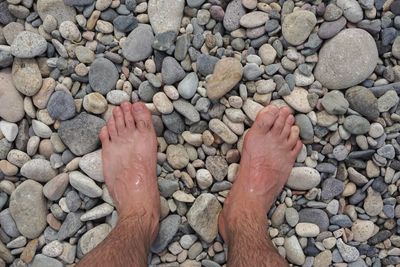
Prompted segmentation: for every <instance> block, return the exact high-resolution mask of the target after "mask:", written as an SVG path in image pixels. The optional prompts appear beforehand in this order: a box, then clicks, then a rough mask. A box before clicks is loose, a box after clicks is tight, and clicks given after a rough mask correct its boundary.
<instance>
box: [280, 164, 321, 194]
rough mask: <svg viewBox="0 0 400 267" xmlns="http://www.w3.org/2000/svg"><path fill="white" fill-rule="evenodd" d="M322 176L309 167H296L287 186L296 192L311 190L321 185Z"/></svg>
mask: <svg viewBox="0 0 400 267" xmlns="http://www.w3.org/2000/svg"><path fill="white" fill-rule="evenodd" d="M320 181H321V175H320V174H319V172H318V171H317V170H315V169H312V168H309V167H294V168H293V169H292V172H291V173H290V176H289V179H288V181H287V182H286V186H287V187H289V188H290V189H294V190H309V189H311V188H314V187H316V186H317V185H319V183H320Z"/></svg>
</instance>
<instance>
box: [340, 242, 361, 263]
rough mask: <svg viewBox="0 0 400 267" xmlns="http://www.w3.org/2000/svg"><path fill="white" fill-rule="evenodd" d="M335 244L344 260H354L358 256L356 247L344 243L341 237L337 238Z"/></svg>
mask: <svg viewBox="0 0 400 267" xmlns="http://www.w3.org/2000/svg"><path fill="white" fill-rule="evenodd" d="M336 246H337V248H338V249H339V252H340V255H341V256H342V258H343V260H344V261H345V262H353V261H356V260H357V259H358V257H359V256H360V252H358V250H357V248H355V247H352V246H349V245H347V244H345V243H344V242H343V240H342V239H341V238H339V239H338V240H337V242H336Z"/></svg>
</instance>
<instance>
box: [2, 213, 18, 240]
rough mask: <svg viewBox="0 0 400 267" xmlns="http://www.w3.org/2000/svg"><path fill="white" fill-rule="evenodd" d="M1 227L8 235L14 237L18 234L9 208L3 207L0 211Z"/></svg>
mask: <svg viewBox="0 0 400 267" xmlns="http://www.w3.org/2000/svg"><path fill="white" fill-rule="evenodd" d="M0 224H1V229H2V230H3V231H4V232H5V233H6V234H7V235H8V236H10V237H12V238H16V237H18V236H20V235H21V234H20V232H19V231H18V228H17V225H16V223H15V221H14V219H13V218H12V216H11V213H10V209H5V210H2V211H1V212H0Z"/></svg>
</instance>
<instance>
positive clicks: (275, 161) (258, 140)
mask: <svg viewBox="0 0 400 267" xmlns="http://www.w3.org/2000/svg"><path fill="white" fill-rule="evenodd" d="M293 124H294V117H293V115H291V114H290V111H289V109H288V108H285V107H284V108H281V109H279V108H278V107H276V106H273V105H269V106H267V107H266V108H264V109H263V110H261V111H260V113H259V114H258V116H257V118H256V121H255V122H254V124H253V126H252V127H251V129H250V130H249V131H248V133H247V134H246V136H245V140H244V145H243V150H242V157H241V161H240V168H239V171H238V174H237V176H236V180H235V183H234V185H233V187H232V189H231V190H230V192H229V195H228V197H227V198H226V200H225V203H224V207H223V209H222V212H221V214H220V217H219V230H220V233H221V235H222V238H223V239H224V240H225V242H227V243H229V233H230V232H231V230H234V229H231V227H235V221H238V220H245V219H246V216H247V215H249V214H251V215H252V216H257V217H259V218H266V213H267V211H268V210H269V209H270V208H271V206H272V204H273V202H274V201H275V198H276V197H277V196H278V194H279V193H280V192H281V190H282V188H283V186H284V185H285V183H286V181H287V179H288V177H289V175H290V172H291V170H292V167H293V164H294V161H295V159H296V157H297V155H298V153H299V152H300V150H301V147H302V143H301V141H300V139H299V128H298V127H297V126H293ZM260 216H261V217H260Z"/></svg>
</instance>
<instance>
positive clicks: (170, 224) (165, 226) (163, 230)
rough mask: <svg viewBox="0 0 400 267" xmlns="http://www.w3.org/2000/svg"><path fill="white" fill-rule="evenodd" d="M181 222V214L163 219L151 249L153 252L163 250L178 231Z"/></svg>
mask: <svg viewBox="0 0 400 267" xmlns="http://www.w3.org/2000/svg"><path fill="white" fill-rule="evenodd" d="M180 224H181V217H180V216H179V215H169V216H168V217H167V218H165V219H164V220H162V221H161V223H160V230H159V232H158V236H157V238H156V240H155V241H154V242H153V244H152V245H151V251H152V252H153V253H160V252H162V251H163V250H164V249H165V248H166V247H167V246H168V244H169V243H170V241H171V240H172V238H173V237H174V236H175V234H176V233H177V232H178V229H179V225H180Z"/></svg>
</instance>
